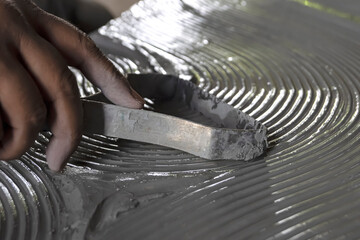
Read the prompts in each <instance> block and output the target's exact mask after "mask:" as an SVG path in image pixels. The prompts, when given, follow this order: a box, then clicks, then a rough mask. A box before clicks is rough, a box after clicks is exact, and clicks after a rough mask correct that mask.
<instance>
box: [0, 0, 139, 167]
mask: <svg viewBox="0 0 360 240" xmlns="http://www.w3.org/2000/svg"><path fill="white" fill-rule="evenodd" d="M68 65H70V66H74V67H76V68H78V69H80V70H81V71H82V72H83V73H84V75H85V76H86V77H87V78H88V79H89V80H90V81H91V82H92V83H93V84H94V85H96V86H97V87H99V88H100V89H101V90H102V91H103V93H104V94H105V96H106V97H107V98H108V99H109V100H111V101H112V102H113V103H115V104H118V105H121V106H124V107H129V108H142V107H143V104H144V102H143V99H142V98H141V97H140V96H139V95H138V94H137V93H136V92H135V91H134V90H133V89H132V88H131V87H130V85H129V83H128V81H127V80H126V78H125V77H124V76H123V75H122V74H121V73H120V72H119V71H118V70H117V69H116V68H115V67H114V66H113V65H112V64H111V63H110V61H108V60H107V58H106V57H104V55H103V54H102V53H101V52H100V51H99V49H98V48H97V47H96V45H95V44H94V42H93V41H92V40H90V39H89V38H88V37H87V36H86V35H85V34H84V33H83V32H81V31H80V30H78V29H76V28H75V27H74V26H72V25H70V24H69V23H67V22H65V21H64V20H61V19H59V18H57V17H55V16H53V15H50V14H48V13H46V12H44V11H43V10H41V9H40V8H38V7H37V6H36V5H35V4H34V3H32V2H31V1H29V0H0V159H1V160H11V159H15V158H18V157H19V156H21V155H22V154H23V153H24V152H25V151H27V150H28V148H29V147H30V146H31V145H32V144H33V143H34V140H35V138H36V137H37V134H38V133H39V131H40V130H41V128H42V127H43V126H44V125H45V123H47V124H48V125H49V126H50V128H51V131H52V133H53V136H52V138H51V140H50V143H49V145H48V147H47V151H46V156H47V162H48V166H49V168H50V169H52V170H54V171H60V170H61V169H63V167H64V166H65V164H66V162H67V160H68V159H69V157H70V155H71V154H72V153H73V152H74V151H75V149H76V147H77V145H78V143H79V141H80V138H81V133H82V124H83V123H82V121H83V120H82V107H81V103H80V98H79V91H78V88H77V85H76V80H75V77H74V75H73V74H72V73H71V71H70V70H69V69H68V67H67V66H68Z"/></svg>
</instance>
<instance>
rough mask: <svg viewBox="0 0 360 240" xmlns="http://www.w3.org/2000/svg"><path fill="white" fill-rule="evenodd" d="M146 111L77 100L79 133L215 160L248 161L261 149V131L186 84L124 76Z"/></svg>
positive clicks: (159, 77)
mask: <svg viewBox="0 0 360 240" xmlns="http://www.w3.org/2000/svg"><path fill="white" fill-rule="evenodd" d="M128 80H129V82H130V84H131V86H133V88H134V89H135V90H136V91H137V92H138V93H140V95H141V96H143V97H144V98H145V99H147V102H148V105H147V108H148V109H144V110H134V109H127V108H123V107H119V106H116V105H113V104H110V103H109V102H107V101H106V99H105V98H104V96H103V95H101V94H97V95H93V96H90V97H87V98H85V99H82V103H83V107H84V133H91V134H100V135H105V136H111V137H117V138H122V139H128V140H134V141H139V142H146V143H152V144H158V145H161V146H166V147H170V148H175V149H179V150H182V151H185V152H188V153H191V154H193V155H196V156H199V157H202V158H206V159H211V160H216V159H231V160H245V161H248V160H251V159H253V158H255V157H257V156H259V155H261V154H262V153H263V152H264V151H265V149H266V147H267V137H266V128H265V126H264V125H262V124H261V123H260V122H258V121H256V120H255V119H253V118H252V117H250V116H249V115H247V114H245V113H243V112H241V111H240V110H237V109H234V108H233V107H232V106H230V105H228V104H226V103H224V102H222V101H220V100H219V99H217V98H215V97H214V96H212V95H210V94H208V93H206V92H205V91H203V90H202V89H200V88H198V87H197V86H196V85H195V84H193V83H192V82H190V81H185V80H182V79H180V78H178V77H175V76H170V75H160V74H139V75H137V74H136V75H135V74H130V75H128Z"/></svg>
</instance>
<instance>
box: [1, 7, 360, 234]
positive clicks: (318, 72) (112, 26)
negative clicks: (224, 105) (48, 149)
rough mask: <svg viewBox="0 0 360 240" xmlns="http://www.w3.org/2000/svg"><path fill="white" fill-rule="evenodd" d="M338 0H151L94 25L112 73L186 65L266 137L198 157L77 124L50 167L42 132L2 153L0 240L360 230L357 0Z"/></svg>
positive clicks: (178, 69) (84, 87)
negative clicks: (262, 148) (29, 144)
mask: <svg viewBox="0 0 360 240" xmlns="http://www.w3.org/2000/svg"><path fill="white" fill-rule="evenodd" d="M342 2H343V3H344V4H343V5H341V6H340V5H339V3H338V1H335V0H328V1H322V0H317V1H300V0H293V1H291V0H289V1H280V0H270V1H260V0H251V1H233V0H221V1H210V0H197V1H194V0H191V1H190V0H183V1H175V0H167V1H156V0H149V1H144V2H140V3H139V4H138V5H137V6H135V7H133V8H132V9H131V11H129V12H126V13H125V14H123V15H122V17H121V18H119V19H116V20H113V21H112V22H110V23H109V24H108V25H107V26H105V27H103V28H101V29H100V30H99V32H98V33H96V34H94V35H93V38H94V39H95V40H96V42H97V43H98V44H99V45H100V46H101V47H102V48H103V49H104V51H105V52H106V53H107V54H109V55H108V56H109V58H110V59H112V60H113V61H114V63H116V65H117V66H118V67H119V69H121V71H123V72H124V73H125V72H132V73H140V72H141V73H145V72H158V73H170V74H176V75H181V76H183V77H187V76H193V77H195V78H196V81H197V84H198V85H199V86H200V87H202V88H203V89H205V90H206V91H208V92H210V93H212V94H215V95H216V96H217V97H219V98H222V99H224V100H225V101H226V102H228V103H230V104H231V105H233V106H235V107H236V108H239V109H241V110H242V111H244V112H246V113H248V114H249V115H251V116H252V117H254V118H256V119H257V120H259V121H261V122H262V123H264V124H265V125H266V126H267V128H268V130H269V133H268V138H269V143H270V148H269V150H268V151H267V153H266V155H265V156H263V157H260V158H258V159H255V160H253V161H251V162H241V161H207V160H204V159H200V158H197V157H194V156H192V155H190V154H186V153H183V152H180V151H176V150H172V149H167V148H162V147H158V146H154V145H150V144H140V143H136V142H129V141H124V140H118V139H110V138H105V137H101V136H96V137H95V136H84V137H83V141H82V143H81V144H80V146H79V149H78V150H77V152H76V153H75V154H74V156H73V158H72V160H71V163H70V164H69V166H68V167H67V168H66V171H65V173H64V174H62V175H59V174H53V173H51V172H50V171H49V170H47V168H46V164H45V163H44V155H43V150H44V148H45V145H46V142H47V141H48V136H47V135H43V136H41V137H40V138H39V140H38V142H37V144H36V146H35V147H34V148H33V149H32V151H30V152H29V153H27V154H26V155H25V156H23V157H22V159H21V160H19V161H13V162H8V163H6V162H0V185H1V186H0V203H1V205H0V221H1V225H0V226H1V229H0V236H1V239H24V238H25V236H26V239H78V238H82V236H84V235H86V236H87V238H88V239H111V237H113V238H115V239H116V238H118V237H119V236H121V237H123V238H126V239H144V238H146V239H164V238H165V239H184V238H185V239H186V238H187V239H226V238H227V239H251V238H252V239H266V238H274V237H275V238H279V239H289V238H294V239H305V238H311V237H313V238H324V239H329V238H340V239H345V238H351V239H356V238H359V237H360V231H359V229H358V226H359V224H360V222H359V219H360V212H359V211H357V209H358V208H359V205H360V201H359V200H358V199H359V196H360V178H359V176H360V174H359V172H360V164H359V162H360V157H359V153H360V148H359V147H358V145H359V137H360V134H359V125H360V124H359V106H360V104H359V89H360V86H359V79H360V67H359V66H360V50H359V49H360V48H359V47H360V42H359V39H360V25H359V21H358V19H359V16H360V10H359V9H360V4H359V3H358V2H357V1H353V0H347V1H342ZM349 6H352V7H349ZM78 79H79V85H80V90H81V92H82V94H83V95H88V94H89V93H91V92H94V91H95V89H93V88H92V87H91V86H90V85H89V84H87V83H85V82H82V81H83V80H82V77H81V76H80V75H79V76H78ZM182 114H184V115H187V113H186V112H184V113H182ZM89 222H90V223H89Z"/></svg>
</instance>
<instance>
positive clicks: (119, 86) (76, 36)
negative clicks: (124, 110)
mask: <svg viewBox="0 0 360 240" xmlns="http://www.w3.org/2000/svg"><path fill="white" fill-rule="evenodd" d="M34 8H35V10H34V11H32V12H31V11H30V12H29V11H26V12H27V17H28V18H31V19H30V20H29V21H30V22H31V23H32V24H33V26H34V27H35V29H37V31H38V32H39V34H40V35H42V37H43V38H45V39H46V40H48V41H49V42H51V43H52V44H53V45H54V46H55V47H56V48H57V50H58V51H59V52H60V53H61V54H62V55H63V56H64V57H65V59H66V60H67V62H68V63H69V65H72V66H74V67H77V68H79V69H80V70H81V71H82V72H83V73H84V75H85V76H86V77H87V78H88V79H89V80H90V81H91V82H92V83H93V84H94V85H96V86H97V87H99V88H100V89H101V90H102V91H103V93H104V94H105V96H106V97H107V98H108V99H109V100H111V101H112V102H114V103H115V104H118V105H121V106H124V107H129V108H142V107H143V105H144V100H143V98H142V97H141V96H140V95H139V94H138V93H137V92H136V91H135V90H133V89H132V88H131V86H130V84H129V82H128V81H127V79H126V78H125V77H124V76H123V75H122V74H121V73H120V72H119V71H118V70H117V69H116V67H115V66H114V65H113V64H112V63H111V62H110V61H109V60H108V59H107V58H106V57H105V56H104V55H103V54H102V53H101V51H100V50H99V49H98V48H97V47H96V45H95V43H94V42H93V41H92V40H91V39H90V38H89V37H88V36H87V35H86V34H85V33H83V32H81V31H80V30H78V29H77V28H75V27H74V26H72V25H71V24H69V23H67V22H66V21H64V20H62V19H60V18H57V17H55V16H53V15H50V14H48V13H46V12H44V11H42V10H41V9H39V8H37V7H36V6H34ZM34 8H33V9H34ZM34 12H36V13H37V15H36V17H35V16H33V13H34Z"/></svg>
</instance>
